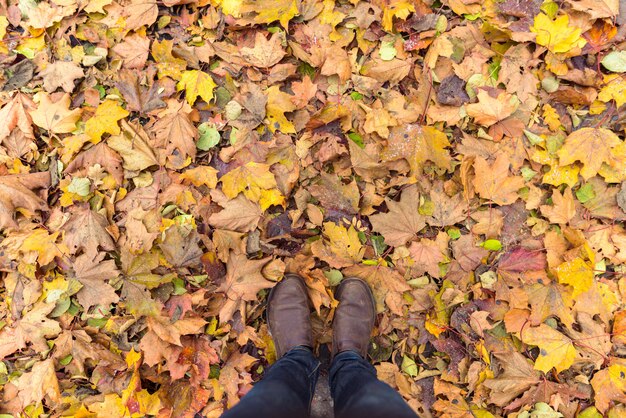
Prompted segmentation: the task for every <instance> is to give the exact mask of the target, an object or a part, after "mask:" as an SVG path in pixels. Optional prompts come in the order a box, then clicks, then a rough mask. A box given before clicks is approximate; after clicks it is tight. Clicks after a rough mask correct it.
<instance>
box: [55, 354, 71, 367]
mask: <svg viewBox="0 0 626 418" xmlns="http://www.w3.org/2000/svg"><path fill="white" fill-rule="evenodd" d="M73 358H74V357H72V355H71V354H68V355H67V356H65V357H63V358H62V359H61V360H59V363H61V365H62V366H67V365H68V364H70V362H71V361H72V359H73Z"/></svg>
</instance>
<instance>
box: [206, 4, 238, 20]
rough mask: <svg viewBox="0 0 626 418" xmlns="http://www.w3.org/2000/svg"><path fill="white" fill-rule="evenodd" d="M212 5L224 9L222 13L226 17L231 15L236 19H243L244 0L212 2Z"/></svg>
mask: <svg viewBox="0 0 626 418" xmlns="http://www.w3.org/2000/svg"><path fill="white" fill-rule="evenodd" d="M211 4H212V5H213V6H215V7H218V8H220V9H222V13H224V14H225V15H231V16H232V17H235V18H239V17H241V6H242V4H243V2H242V0H211Z"/></svg>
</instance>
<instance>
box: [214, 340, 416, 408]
mask: <svg viewBox="0 0 626 418" xmlns="http://www.w3.org/2000/svg"><path fill="white" fill-rule="evenodd" d="M319 365H320V363H319V361H318V360H317V359H316V358H315V356H314V355H313V353H312V352H311V350H310V349H309V348H307V347H296V348H294V349H292V350H291V351H289V352H288V353H287V354H285V355H284V356H283V357H282V358H281V359H280V360H278V361H277V362H276V363H275V364H274V365H273V366H272V367H270V368H269V370H268V371H267V373H265V376H264V377H263V379H262V380H261V381H260V382H258V383H257V384H256V385H255V386H254V388H252V390H251V391H250V392H249V393H248V394H247V395H246V396H244V397H243V398H242V399H241V401H240V402H239V403H238V404H237V405H235V406H234V407H233V408H232V409H230V410H228V411H226V412H225V413H224V414H223V415H222V418H307V417H308V416H309V407H310V405H311V399H312V397H313V392H314V390H315V385H316V383H317V377H318V374H319ZM329 379H330V391H331V394H332V397H333V400H334V403H335V418H390V417H393V418H416V417H417V415H416V414H415V412H413V410H412V409H411V408H410V407H409V406H408V405H407V404H406V402H404V399H402V396H400V394H399V393H398V392H396V391H395V390H394V389H392V388H391V387H390V386H389V385H387V384H386V383H383V382H381V381H380V380H378V378H376V369H374V367H373V366H372V365H371V364H370V363H369V362H368V361H366V360H364V359H363V358H362V357H361V356H360V355H359V354H357V353H355V352H352V351H345V352H343V353H339V354H337V355H336V356H335V358H334V360H333V362H332V364H331V367H330V376H329Z"/></svg>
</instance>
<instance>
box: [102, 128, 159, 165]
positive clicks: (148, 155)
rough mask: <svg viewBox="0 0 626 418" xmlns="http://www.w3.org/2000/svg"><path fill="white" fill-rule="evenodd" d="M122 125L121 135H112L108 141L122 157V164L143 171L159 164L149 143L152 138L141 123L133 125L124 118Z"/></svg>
mask: <svg viewBox="0 0 626 418" xmlns="http://www.w3.org/2000/svg"><path fill="white" fill-rule="evenodd" d="M120 127H121V133H120V135H114V136H110V137H109V138H107V141H106V143H107V145H108V146H109V147H111V149H113V150H114V151H117V153H118V154H119V155H120V157H122V166H123V167H124V168H125V169H126V170H131V171H141V170H145V169H146V168H148V167H151V166H153V165H158V164H159V161H158V160H157V157H156V155H155V154H154V150H153V149H152V147H150V145H149V144H150V138H148V134H147V133H146V131H145V130H144V129H143V127H142V126H141V125H136V126H133V125H131V124H130V123H128V122H127V121H126V120H122V122H121V123H120Z"/></svg>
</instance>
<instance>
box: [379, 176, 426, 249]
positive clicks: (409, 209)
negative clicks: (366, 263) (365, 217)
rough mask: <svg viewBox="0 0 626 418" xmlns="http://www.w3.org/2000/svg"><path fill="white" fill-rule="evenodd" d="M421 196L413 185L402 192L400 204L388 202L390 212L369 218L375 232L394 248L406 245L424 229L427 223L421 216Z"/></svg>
mask: <svg viewBox="0 0 626 418" xmlns="http://www.w3.org/2000/svg"><path fill="white" fill-rule="evenodd" d="M419 205H420V195H419V192H418V191H417V186H415V185H413V186H411V187H409V188H407V189H405V190H404V191H403V192H402V196H401V198H400V201H399V202H394V201H393V200H387V207H388V208H389V212H387V213H378V214H376V215H372V216H370V217H369V219H370V222H371V223H372V228H373V229H374V231H376V232H379V233H380V234H381V235H382V236H383V237H384V238H385V242H386V243H387V244H388V245H391V246H392V247H397V246H400V245H404V244H406V242H407V241H409V240H411V239H412V238H415V237H416V235H417V233H418V232H419V231H421V230H422V229H424V227H425V226H426V222H425V221H424V217H423V216H422V215H420V214H419V212H418V208H419Z"/></svg>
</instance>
